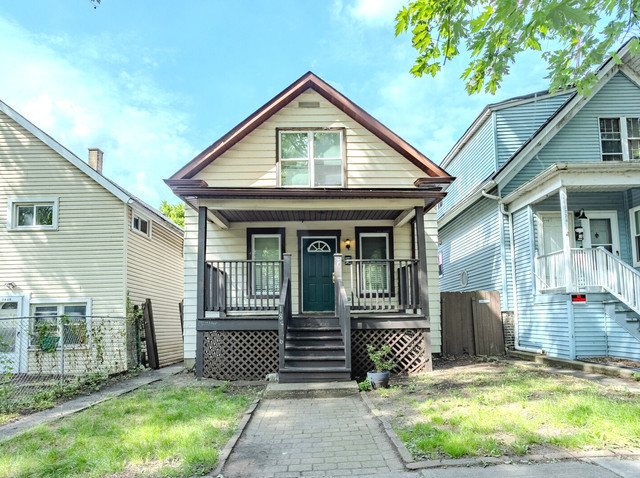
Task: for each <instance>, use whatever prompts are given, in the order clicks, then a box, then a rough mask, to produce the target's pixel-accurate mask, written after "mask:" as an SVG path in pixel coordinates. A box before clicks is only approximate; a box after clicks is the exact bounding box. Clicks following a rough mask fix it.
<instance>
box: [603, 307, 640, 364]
mask: <svg viewBox="0 0 640 478" xmlns="http://www.w3.org/2000/svg"><path fill="white" fill-rule="evenodd" d="M606 333H607V345H608V347H609V355H610V356H611V357H617V358H622V359H627V360H635V361H640V342H638V340H637V339H636V338H634V337H633V336H632V335H631V334H629V332H627V331H626V330H624V329H623V328H622V327H620V325H618V323H617V322H616V321H615V320H613V319H612V318H609V317H607V321H606Z"/></svg>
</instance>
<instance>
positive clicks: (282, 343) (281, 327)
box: [278, 253, 293, 370]
mask: <svg viewBox="0 0 640 478" xmlns="http://www.w3.org/2000/svg"><path fill="white" fill-rule="evenodd" d="M282 259H283V261H282V262H283V271H282V287H281V288H280V302H279V304H278V364H279V369H280V370H282V369H284V368H285V360H284V353H285V349H286V342H287V331H288V329H289V322H290V321H291V317H292V315H293V313H292V310H291V254H290V253H285V254H283V257H282Z"/></svg>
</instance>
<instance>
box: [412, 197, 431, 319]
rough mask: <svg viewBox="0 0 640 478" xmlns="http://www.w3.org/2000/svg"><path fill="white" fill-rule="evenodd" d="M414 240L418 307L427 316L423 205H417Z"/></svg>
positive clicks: (427, 291)
mask: <svg viewBox="0 0 640 478" xmlns="http://www.w3.org/2000/svg"><path fill="white" fill-rule="evenodd" d="M415 211H416V219H415V221H416V241H417V243H418V289H419V297H420V309H421V310H422V313H423V314H424V316H425V317H428V316H429V281H428V278H427V242H426V238H425V234H424V207H421V206H417V207H416V208H415Z"/></svg>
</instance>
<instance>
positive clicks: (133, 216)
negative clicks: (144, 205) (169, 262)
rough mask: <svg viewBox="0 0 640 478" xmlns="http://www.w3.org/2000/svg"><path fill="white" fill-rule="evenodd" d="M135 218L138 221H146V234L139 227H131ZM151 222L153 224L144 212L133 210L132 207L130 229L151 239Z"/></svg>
mask: <svg viewBox="0 0 640 478" xmlns="http://www.w3.org/2000/svg"><path fill="white" fill-rule="evenodd" d="M136 218H137V219H138V220H139V221H140V220H142V221H146V222H147V234H145V233H144V232H142V231H141V230H140V229H136V228H135V227H133V222H134V220H135V219H136ZM152 224H153V221H152V220H151V219H150V218H149V217H148V216H145V215H144V214H140V213H139V212H137V211H134V210H133V209H132V210H131V230H132V231H133V232H135V233H137V234H140V235H141V236H142V237H146V238H147V239H151V229H152Z"/></svg>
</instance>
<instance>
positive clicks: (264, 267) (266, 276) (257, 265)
mask: <svg viewBox="0 0 640 478" xmlns="http://www.w3.org/2000/svg"><path fill="white" fill-rule="evenodd" d="M248 235H249V238H250V239H249V246H250V249H249V251H250V253H249V256H250V258H251V260H252V262H251V268H250V276H251V277H250V281H251V293H252V294H253V295H257V296H275V295H278V294H279V293H280V280H281V277H280V262H279V261H280V260H281V259H282V253H283V248H284V231H283V230H281V229H273V230H270V229H263V230H251V229H249V233H248Z"/></svg>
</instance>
